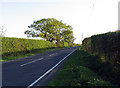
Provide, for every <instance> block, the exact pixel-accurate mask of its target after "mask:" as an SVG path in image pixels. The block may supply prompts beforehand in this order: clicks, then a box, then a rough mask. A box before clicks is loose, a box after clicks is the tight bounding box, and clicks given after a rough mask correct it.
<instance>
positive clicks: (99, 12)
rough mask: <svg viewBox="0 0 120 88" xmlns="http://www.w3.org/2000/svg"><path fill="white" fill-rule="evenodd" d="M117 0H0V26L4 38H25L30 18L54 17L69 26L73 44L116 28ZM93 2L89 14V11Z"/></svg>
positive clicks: (31, 21) (34, 19)
mask: <svg viewBox="0 0 120 88" xmlns="http://www.w3.org/2000/svg"><path fill="white" fill-rule="evenodd" d="M118 1H120V0H96V1H95V0H1V1H0V13H1V14H0V17H1V18H0V19H2V21H1V20H0V26H1V25H4V27H5V28H6V29H7V31H6V34H5V36H6V37H18V38H26V35H24V31H25V30H28V29H29V28H28V26H29V25H31V24H32V23H33V21H36V20H40V19H42V18H56V19H57V20H62V21H63V23H66V24H67V25H71V26H72V27H73V32H74V37H75V38H76V40H75V43H81V36H82V35H81V34H82V33H83V37H84V38H85V37H89V36H91V35H93V34H100V33H105V32H109V31H115V30H117V29H118ZM94 3H95V6H94V9H93V12H92V15H91V11H92V8H93V4H94Z"/></svg>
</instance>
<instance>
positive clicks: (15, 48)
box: [2, 37, 55, 57]
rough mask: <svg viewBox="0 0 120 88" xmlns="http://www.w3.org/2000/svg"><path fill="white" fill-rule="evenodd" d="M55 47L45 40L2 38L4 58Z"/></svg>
mask: <svg viewBox="0 0 120 88" xmlns="http://www.w3.org/2000/svg"><path fill="white" fill-rule="evenodd" d="M51 47H55V44H54V43H50V42H49V41H44V40H34V39H23V38H8V37H3V38H2V56H3V57H5V56H16V55H18V54H25V53H28V52H31V51H32V50H36V49H43V48H51Z"/></svg>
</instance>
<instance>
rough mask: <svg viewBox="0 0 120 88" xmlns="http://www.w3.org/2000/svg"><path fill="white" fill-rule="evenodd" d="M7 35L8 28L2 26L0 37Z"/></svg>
mask: <svg viewBox="0 0 120 88" xmlns="http://www.w3.org/2000/svg"><path fill="white" fill-rule="evenodd" d="M5 33H6V28H5V27H4V26H3V25H2V26H1V27H0V37H4V36H5Z"/></svg>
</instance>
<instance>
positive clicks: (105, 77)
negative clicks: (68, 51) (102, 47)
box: [48, 49, 117, 88]
mask: <svg viewBox="0 0 120 88" xmlns="http://www.w3.org/2000/svg"><path fill="white" fill-rule="evenodd" d="M114 77H115V76H113V73H112V71H111V68H110V67H104V65H103V63H101V61H100V59H99V58H98V57H97V56H94V55H90V54H89V53H87V52H85V51H83V50H82V49H79V50H78V51H76V53H75V54H73V55H72V56H71V58H70V59H69V60H68V61H67V62H66V63H65V65H64V67H63V68H62V69H61V70H60V71H59V72H58V74H57V76H56V77H55V79H53V80H52V82H51V83H50V84H49V85H48V86H80V87H81V88H88V86H89V88H93V86H95V87H98V86H99V87H100V88H115V87H117V86H114V85H113V84H112V83H111V80H112V78H114ZM113 86H114V87H113Z"/></svg>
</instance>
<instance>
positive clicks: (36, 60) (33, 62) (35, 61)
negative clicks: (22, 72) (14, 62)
mask: <svg viewBox="0 0 120 88" xmlns="http://www.w3.org/2000/svg"><path fill="white" fill-rule="evenodd" d="M42 59H43V58H40V59H37V60H34V61H31V62H28V63H25V64H22V65H20V66H25V65H28V64H31V63H34V62H36V61H39V60H42Z"/></svg>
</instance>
